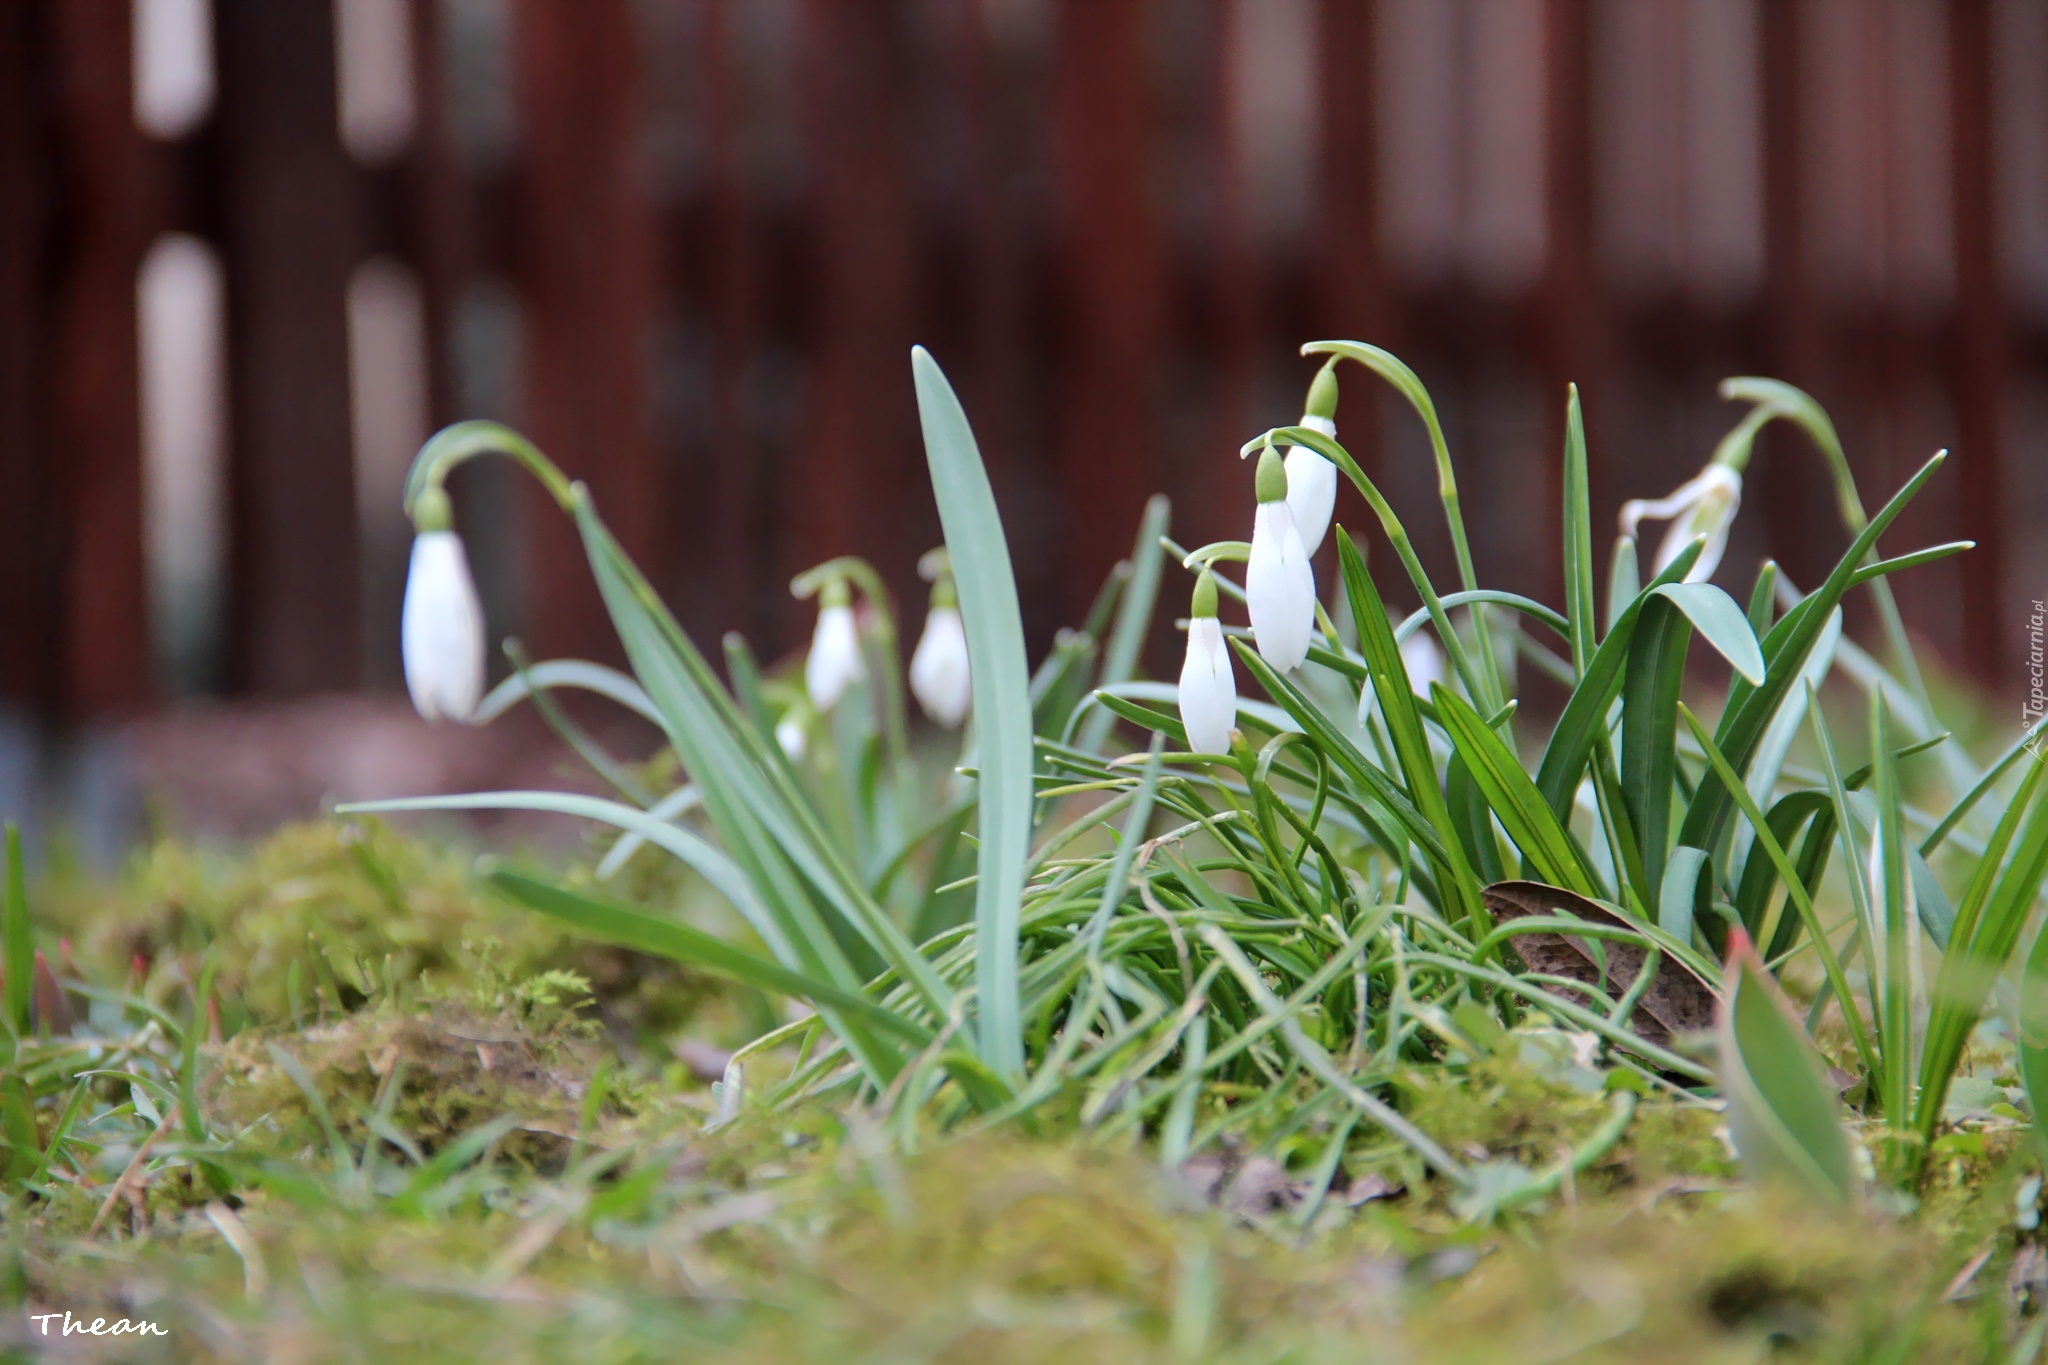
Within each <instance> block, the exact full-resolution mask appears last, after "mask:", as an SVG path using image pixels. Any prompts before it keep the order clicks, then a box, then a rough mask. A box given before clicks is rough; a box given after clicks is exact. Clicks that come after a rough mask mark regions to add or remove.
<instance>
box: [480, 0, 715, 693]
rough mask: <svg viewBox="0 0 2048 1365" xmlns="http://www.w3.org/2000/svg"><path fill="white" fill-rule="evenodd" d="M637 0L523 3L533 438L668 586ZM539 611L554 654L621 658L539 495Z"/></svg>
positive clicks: (523, 200)
mask: <svg viewBox="0 0 2048 1365" xmlns="http://www.w3.org/2000/svg"><path fill="white" fill-rule="evenodd" d="M633 10H634V6H633V5H632V4H631V3H630V0H582V3H578V4H574V5H565V4H561V3H559V2H558V0H520V3H519V4H518V5H517V7H516V9H515V10H514V21H513V43H514V50H515V57H514V62H515V67H516V71H517V89H518V98H519V124H520V138H521V151H522V155H523V158H524V160H523V178H522V183H521V187H520V192H519V195H518V202H519V211H520V215H521V216H520V221H519V224H518V232H519V245H518V248H517V250H518V255H519V270H518V278H519V283H520V287H521V292H522V295H523V299H524V303H525V310H526V311H525V323H526V334H525V336H526V343H525V344H526V350H525V360H526V374H525V394H524V396H525V413H524V415H523V420H524V422H525V425H526V427H527V430H528V434H529V435H530V436H531V437H532V438H533V439H534V440H535V441H537V442H538V443H539V444H540V446H541V448H542V449H543V450H545V451H547V452H548V454H549V455H551V456H552V457H553V458H554V459H555V460H556V461H557V462H558V463H559V464H560V465H561V466H562V468H563V469H565V470H567V471H568V472H569V474H570V475H571V477H574V478H579V479H582V480H584V481H586V482H587V483H588V484H589V486H590V489H591V493H592V495H593V497H594V498H595V500H596V504H597V508H598V510H599V512H600V513H601V514H602V516H603V517H604V519H605V521H606V523H607V524H608V525H609V526H610V527H611V529H612V531H613V533H614V534H615V535H617V537H618V538H619V541H620V543H621V544H622V545H623V546H624V547H625V549H626V552H627V553H628V554H629V555H631V556H633V558H634V559H635V560H636V561H638V562H639V563H640V565H641V567H642V568H643V569H645V570H646V571H647V572H648V573H649V574H650V575H653V576H654V577H655V579H656V581H660V578H661V576H662V574H663V572H664V569H665V565H664V564H663V563H662V562H661V560H660V556H659V554H658V551H659V549H660V546H661V545H662V543H663V541H664V539H666V538H672V537H674V536H678V535H687V534H691V533H692V532H693V530H694V529H696V528H697V523H696V519H695V516H694V515H692V516H691V517H690V518H689V519H688V520H683V521H672V520H671V519H670V518H669V517H668V516H666V515H665V513H666V512H667V511H668V508H667V507H666V505H665V504H664V501H663V497H662V494H663V489H662V486H661V479H660V477H659V475H660V471H659V469H658V467H657V465H656V462H655V459H654V445H653V433H652V423H651V419H650V414H649V406H648V402H649V399H648V393H649V382H648V373H647V362H648V350H649V345H650V341H651V337H650V329H651V327H652V323H653V318H654V311H655V307H656V294H655V280H656V271H655V250H654V240H655V223H654V211H653V205H652V203H651V201H650V199H649V196H648V192H647V186H646V183H645V174H646V168H645V161H644V156H643V151H642V144H641V138H640V131H641V124H642V120H641V116H640V115H641V108H640V81H641V69H640V60H639V40H640V38H639V34H638V32H637V30H636V28H635V24H634V18H633ZM530 505H531V506H532V507H533V509H534V517H533V521H532V535H531V537H530V541H531V544H532V547H533V559H532V573H531V576H530V579H529V582H530V589H531V599H530V600H531V612H532V617H533V634H534V644H535V647H536V648H537V649H538V650H540V651H541V652H543V653H547V654H556V653H572V654H579V655H599V656H603V657H613V656H615V655H616V654H617V652H618V647H617V644H616V642H615V640H614V638H613V635H612V631H611V628H610V625H609V623H608V621H607V620H606V618H605V615H604V611H603V608H602V606H601V604H600V603H599V601H598V597H597V591H596V588H595V587H594V586H593V585H592V583H591V580H590V573H589V570H588V568H587V566H586V565H585V563H584V559H583V555H582V552H581V550H580V549H579V548H578V546H577V542H576V537H575V534H574V531H573V529H572V528H571V527H570V526H569V525H568V524H567V523H566V522H565V520H564V519H563V517H562V516H561V514H560V513H559V512H557V511H555V510H554V509H553V508H552V507H550V506H546V505H545V503H544V499H543V498H542V497H541V496H540V495H539V494H538V493H536V494H534V495H533V496H532V497H531V499H530Z"/></svg>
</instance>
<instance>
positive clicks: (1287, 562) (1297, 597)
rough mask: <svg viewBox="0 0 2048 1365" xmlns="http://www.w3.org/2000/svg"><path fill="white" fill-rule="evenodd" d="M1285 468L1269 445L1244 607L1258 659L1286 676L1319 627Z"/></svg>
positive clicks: (1263, 457)
mask: <svg viewBox="0 0 2048 1365" xmlns="http://www.w3.org/2000/svg"><path fill="white" fill-rule="evenodd" d="M1287 490H1288V480H1287V467H1286V465H1285V464H1284V463H1283V462H1282V461H1281V459H1280V454H1279V452H1278V451H1276V450H1274V449H1273V447H1272V446H1271V445H1270V444H1268V445H1267V446H1266V447H1265V448H1264V449H1263V450H1261V451H1260V452H1259V472H1258V497H1259V510H1258V512H1257V513H1256V514H1255V516H1254V519H1253V521H1252V548H1251V557H1250V558H1249V560H1248V561H1247V562H1246V564H1245V576H1244V592H1245V605H1246V606H1247V607H1248V608H1249V609H1250V611H1251V618H1252V635H1253V637H1254V638H1255V639H1256V640H1257V641H1258V646H1259V653H1260V654H1261V655H1263V656H1264V657H1265V660H1266V662H1267V663H1269V664H1271V665H1273V667H1275V668H1277V669H1279V670H1280V671H1281V672H1282V673H1285V672H1287V671H1288V670H1289V669H1293V668H1299V667H1300V666H1301V662H1302V660H1304V659H1306V658H1307V657H1308V639H1309V634H1310V632H1311V631H1313V630H1314V628H1315V623H1316V577H1315V570H1314V569H1313V568H1312V567H1311V566H1310V564H1309V561H1308V548H1307V547H1306V546H1305V545H1303V544H1302V541H1301V532H1300V531H1299V530H1298V529H1297V528H1296V527H1295V524H1294V513H1293V511H1292V510H1290V509H1289V507H1288V505H1287Z"/></svg>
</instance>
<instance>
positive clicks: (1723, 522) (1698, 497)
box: [1621, 452, 1746, 583]
mask: <svg viewBox="0 0 2048 1365" xmlns="http://www.w3.org/2000/svg"><path fill="white" fill-rule="evenodd" d="M1745 453H1746V452H1745ZM1741 506H1742V474H1741V472H1740V470H1739V469H1738V468H1737V467H1735V466H1734V465H1733V464H1730V463H1723V462H1722V461H1720V460H1715V461H1713V462H1711V463H1709V464H1708V465H1707V467H1706V468H1705V469H1702V470H1701V471H1700V472H1699V473H1698V474H1696V475H1694V476H1693V477H1692V478H1690V479H1688V480H1686V481H1685V482H1684V483H1682V484H1680V485H1679V486H1678V487H1677V488H1676V489H1674V490H1673V491H1672V492H1671V493H1670V495H1669V496H1667V497H1662V498H1631V499H1629V500H1628V501H1627V502H1625V503H1623V504H1622V505H1621V533H1622V534H1623V535H1625V536H1627V537H1628V538H1629V539H1631V540H1634V539H1635V538H1636V534H1637V530H1638V528H1639V527H1640V526H1641V525H1642V523H1643V521H1644V520H1645V519H1647V520H1650V521H1669V522H1670V523H1671V524H1670V526H1669V527H1667V528H1666V529H1665V532H1664V539H1663V540H1662V541H1661V542H1660V543H1659V544H1658V546H1657V557H1656V558H1655V559H1654V560H1652V561H1651V566H1650V567H1651V572H1652V573H1662V572H1663V571H1664V569H1665V568H1666V567H1667V566H1668V565H1669V564H1670V563H1671V561H1672V560H1674V559H1676V558H1678V554H1679V551H1681V550H1683V549H1685V547H1686V546H1688V545H1690V544H1692V543H1693V541H1695V540H1697V539H1698V538H1699V537H1701V536H1705V537H1706V538H1707V544H1706V548H1704V549H1703V550H1701V551H1700V557H1699V558H1698V559H1697V560H1694V561H1693V566H1692V568H1691V569H1689V570H1687V572H1686V575H1685V581H1686V582H1688V583H1704V582H1706V581H1707V580H1708V579H1710V578H1712V577H1713V576H1714V570H1715V569H1717V568H1719V567H1720V564H1721V555H1722V554H1723V553H1724V552H1725V551H1726V550H1727V548H1728V530H1729V528H1730V527H1732V526H1733V525H1734V524H1735V513H1736V510H1737V509H1738V508H1740V507H1741Z"/></svg>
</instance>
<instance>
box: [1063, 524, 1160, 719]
mask: <svg viewBox="0 0 2048 1365" xmlns="http://www.w3.org/2000/svg"><path fill="white" fill-rule="evenodd" d="M1172 511H1173V505H1172V504H1171V503H1169V502H1168V501H1167V500H1166V495H1165V494H1163V493H1155V494H1153V495H1152V496H1151V497H1150V498H1149V499H1147V500H1146V503H1145V514H1144V516H1142V517H1140V518H1139V519H1138V543H1137V544H1136V545H1134V546H1133V547H1132V548H1131V578H1130V582H1128V583H1126V584H1125V585H1124V592H1123V600H1122V601H1120V602H1118V603H1117V609H1116V624H1115V625H1114V626H1112V627H1111V628H1110V632H1109V645H1108V648H1106V649H1105V650H1104V651H1103V654H1102V673H1101V676H1100V677H1098V678H1097V679H1096V684H1095V685H1096V686H1097V687H1115V686H1116V685H1117V684H1119V683H1126V682H1129V681H1130V680H1131V679H1132V678H1133V677H1134V676H1136V674H1137V670H1138V655H1139V654H1140V653H1141V652H1142V651H1143V649H1144V647H1145V635H1146V632H1147V631H1149V630H1150V629H1151V626H1152V613H1153V610H1154V609H1155V608H1156V607H1157V605H1158V602H1159V575H1160V571H1161V569H1162V567H1163V566H1164V563H1165V558H1166V555H1165V551H1164V549H1163V548H1162V547H1161V545H1160V543H1159V538H1160V537H1161V536H1163V535H1165V534H1166V527H1167V522H1168V520H1169V518H1170V517H1171V515H1172ZM1114 720H1115V717H1114V716H1112V715H1110V714H1109V713H1108V712H1106V711H1100V712H1096V713H1093V714H1091V715H1090V716H1089V717H1088V719H1087V720H1086V721H1085V722H1083V723H1082V726H1081V731H1080V738H1079V739H1077V740H1076V741H1075V743H1076V744H1077V745H1078V746H1079V747H1080V748H1083V749H1087V750H1089V751H1090V752H1093V751H1095V750H1098V749H1100V748H1101V747H1102V741H1103V740H1105V739H1107V738H1109V727H1110V725H1111V724H1112V723H1113V722H1114Z"/></svg>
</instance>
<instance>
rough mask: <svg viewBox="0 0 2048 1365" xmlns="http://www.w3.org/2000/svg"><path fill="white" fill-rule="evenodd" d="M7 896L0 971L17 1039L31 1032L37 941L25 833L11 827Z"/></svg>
mask: <svg viewBox="0 0 2048 1365" xmlns="http://www.w3.org/2000/svg"><path fill="white" fill-rule="evenodd" d="M5 870H6V874H7V877H6V881H7V887H6V896H7V899H6V901H5V902H4V904H0V971H4V972H5V973H6V982H5V985H4V987H0V989H4V991H5V999H6V1008H7V1027H8V1028H10V1029H12V1030H13V1032H14V1037H16V1038H26V1037H28V1032H29V1017H28V1014H29V1001H30V999H31V998H32V992H33V991H34V989H35V955H36V950H35V941H34V939H33V938H32V937H31V935H30V930H29V922H28V869H27V868H25V867H24V866H23V865H22V856H21V830H20V828H19V827H18V826H16V825H15V824H14V823H13V822H12V821H10V822H8V825H7V867H6V869H5Z"/></svg>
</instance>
